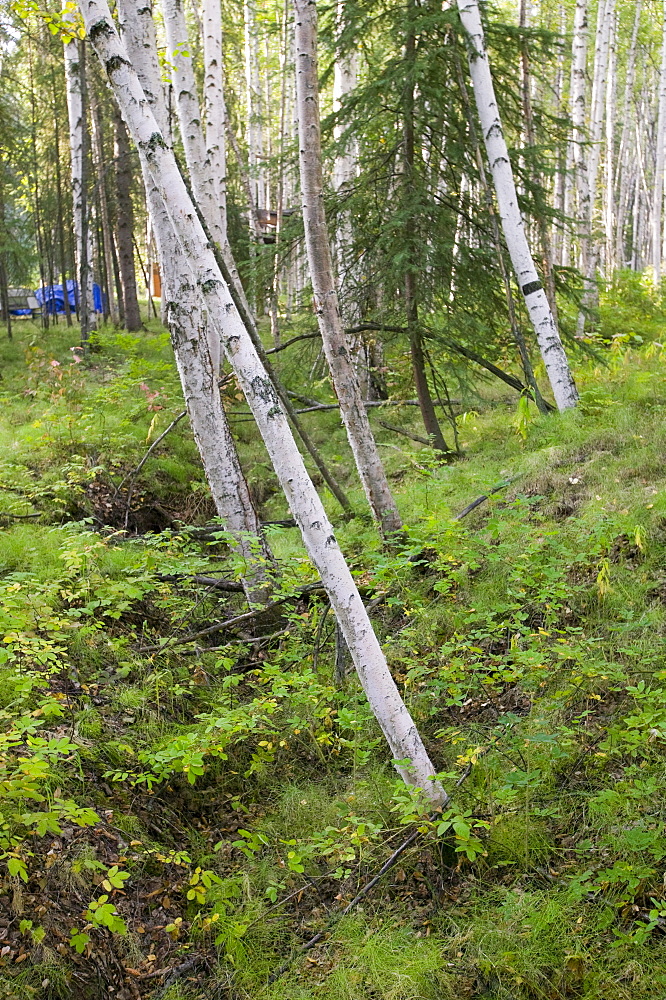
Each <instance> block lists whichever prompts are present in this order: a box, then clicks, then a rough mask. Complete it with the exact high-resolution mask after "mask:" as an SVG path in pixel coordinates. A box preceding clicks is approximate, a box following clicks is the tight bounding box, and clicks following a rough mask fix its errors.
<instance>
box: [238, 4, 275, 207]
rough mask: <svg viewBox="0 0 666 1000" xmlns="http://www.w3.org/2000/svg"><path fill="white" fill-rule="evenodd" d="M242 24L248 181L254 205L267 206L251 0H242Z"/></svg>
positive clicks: (255, 41)
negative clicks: (243, 26) (243, 27)
mask: <svg viewBox="0 0 666 1000" xmlns="http://www.w3.org/2000/svg"><path fill="white" fill-rule="evenodd" d="M243 17H244V24H245V89H246V114H247V147H248V164H249V169H250V182H251V184H252V197H253V200H254V207H255V209H265V208H269V206H268V205H267V204H266V185H265V183H264V165H263V156H264V142H263V124H262V115H261V111H262V107H261V106H262V99H261V79H260V74H259V39H258V37H257V15H256V10H255V4H254V0H245V2H244V4H243Z"/></svg>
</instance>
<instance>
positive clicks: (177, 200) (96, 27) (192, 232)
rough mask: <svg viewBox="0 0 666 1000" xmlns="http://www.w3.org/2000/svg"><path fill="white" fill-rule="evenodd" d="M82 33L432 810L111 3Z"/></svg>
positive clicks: (439, 799) (89, 7) (384, 674)
mask: <svg viewBox="0 0 666 1000" xmlns="http://www.w3.org/2000/svg"><path fill="white" fill-rule="evenodd" d="M81 10H82V14H83V19H84V22H85V25H86V29H87V31H88V33H89V36H90V39H91V42H92V44H93V46H94V47H95V50H96V52H97V55H98V57H99V59H100V62H101V63H102V65H103V67H104V68H105V70H106V73H107V76H108V79H109V83H110V85H111V87H112V89H113V91H114V93H115V95H116V99H117V101H118V103H119V105H120V107H121V109H122V113H123V116H124V118H125V122H126V124H127V126H128V129H129V131H130V134H131V135H132V138H133V140H134V142H135V144H136V146H137V149H138V150H139V152H140V155H141V156H142V157H143V159H144V162H145V164H146V167H147V170H148V171H149V173H150V179H151V181H152V183H153V184H154V186H155V188H157V189H158V190H159V194H160V196H161V199H162V202H163V204H164V205H165V206H166V207H167V208H168V213H169V218H170V221H171V225H172V227H173V230H174V234H175V237H176V238H177V240H178V243H179V245H180V246H181V247H182V249H183V253H184V255H185V257H186V259H187V262H188V264H189V265H190V266H191V269H192V274H193V277H194V279H195V280H196V284H197V287H198V290H199V294H200V295H201V296H202V297H203V299H204V301H205V303H206V306H207V308H208V311H209V316H210V317H211V319H212V320H213V321H214V322H215V323H216V324H218V325H219V331H220V336H221V338H222V343H223V345H224V349H225V353H226V355H227V357H228V359H229V362H230V364H231V365H232V367H233V369H234V371H235V373H236V376H237V378H238V381H239V383H240V385H241V387H242V390H243V392H244V394H245V397H246V399H247V401H248V404H249V406H250V408H251V410H252V413H253V415H254V417H255V420H256V421H257V425H258V427H259V430H260V432H261V435H262V437H263V439H264V442H265V444H266V447H267V450H268V453H269V455H270V457H271V460H272V462H273V465H274V468H275V471H276V473H277V475H278V478H279V480H280V483H281V485H282V488H283V490H284V492H285V495H286V497H287V500H288V502H289V505H290V508H291V511H292V513H293V515H294V518H295V519H296V522H297V523H298V526H299V528H300V530H301V534H302V537H303V541H304V543H305V546H306V549H307V551H308V554H309V555H310V558H311V559H312V561H313V563H314V565H315V567H316V568H317V570H318V572H319V573H320V575H321V580H322V583H323V585H324V587H325V589H326V592H327V594H328V596H329V599H330V602H331V606H332V608H333V610H334V611H335V614H336V617H337V619H338V621H339V622H340V626H341V628H342V632H343V634H344V637H345V640H346V642H347V645H348V647H349V650H350V652H351V654H352V657H353V659H354V664H355V666H356V669H357V671H358V674H359V677H360V680H361V683H362V684H363V687H364V690H365V692H366V694H367V697H368V701H369V703H370V706H371V708H372V711H373V713H374V714H375V717H376V718H377V720H378V722H379V724H380V726H381V728H382V730H383V732H384V735H385V737H386V740H387V742H388V744H389V746H390V749H391V752H392V754H393V757H394V759H395V762H396V767H397V768H398V770H399V772H400V774H401V775H402V777H403V779H404V780H405V782H406V783H407V784H409V785H412V786H416V787H418V788H420V789H422V790H423V792H424V794H425V796H426V798H427V800H428V801H429V803H430V805H431V806H432V807H433V808H438V807H441V806H443V805H445V804H446V802H447V801H448V796H447V794H446V792H445V791H444V789H443V788H442V786H441V784H440V783H439V781H438V780H437V779H436V777H435V772H434V767H433V765H432V763H431V761H430V758H429V757H428V754H427V752H426V749H425V747H424V745H423V742H422V740H421V738H420V736H419V734H418V732H417V730H416V727H415V725H414V722H413V720H412V718H411V716H410V714H409V712H408V711H407V708H406V706H405V704H404V702H403V701H402V699H401V697H400V694H399V692H398V689H397V687H396V685H395V682H394V681H393V678H392V677H391V674H390V671H389V669H388V665H387V663H386V658H385V656H384V654H383V652H382V649H381V646H380V645H379V642H378V641H377V637H376V636H375V634H374V632H373V629H372V625H371V623H370V619H369V618H368V614H367V611H366V609H365V607H364V606H363V601H362V600H361V596H360V594H359V592H358V589H357V587H356V584H355V582H354V579H353V577H352V575H351V573H350V571H349V568H348V566H347V564H346V562H345V560H344V557H343V555H342V552H341V551H340V548H339V546H338V544H337V541H336V539H335V535H334V534H333V529H332V526H331V524H330V522H329V520H328V517H327V515H326V511H325V510H324V507H323V504H322V502H321V500H320V498H319V495H318V493H317V491H316V489H315V488H314V486H313V484H312V481H311V479H310V477H309V476H308V473H307V470H306V468H305V465H304V464H303V460H302V458H301V456H300V453H299V451H298V448H297V447H296V443H295V441H294V439H293V437H292V434H291V430H290V428H289V423H288V421H287V418H286V416H285V414H284V413H283V411H282V408H281V406H280V402H279V399H278V397H277V394H276V392H275V390H274V388H273V386H272V384H271V382H270V380H269V379H268V378H267V376H266V372H265V370H264V369H263V368H262V365H261V362H260V361H259V357H258V355H257V352H256V350H255V348H254V346H253V344H252V341H251V339H250V336H249V334H248V332H247V330H246V329H245V327H244V326H243V324H242V322H241V319H240V316H239V313H238V310H237V309H236V307H235V305H234V303H233V300H232V298H231V295H230V293H229V289H228V287H227V285H226V284H225V281H224V279H223V277H222V274H221V272H220V269H219V267H218V265H217V262H216V260H215V255H214V254H213V252H212V250H211V249H210V247H209V245H208V241H207V239H206V234H205V233H204V230H203V228H202V226H201V223H200V222H199V220H198V218H197V214H196V211H195V208H194V205H193V204H192V201H191V199H190V197H189V195H188V192H187V189H186V187H185V184H184V183H183V179H182V177H181V176H180V173H179V171H178V167H177V164H176V162H175V159H174V155H173V152H172V151H171V150H170V149H169V148H168V146H167V144H166V143H165V141H164V139H163V137H162V134H161V132H160V129H159V126H158V124H157V122H156V121H155V117H154V115H153V113H152V111H151V109H150V107H149V106H148V104H147V102H146V98H145V95H144V93H143V91H142V89H141V85H140V83H139V80H138V77H137V74H136V71H135V70H134V69H133V67H132V64H131V62H130V61H129V59H128V55H127V52H126V50H125V48H124V46H123V45H122V43H121V42H120V39H119V37H118V34H117V32H116V29H115V26H114V22H113V19H112V17H111V13H110V11H109V8H108V6H107V4H106V0H81Z"/></svg>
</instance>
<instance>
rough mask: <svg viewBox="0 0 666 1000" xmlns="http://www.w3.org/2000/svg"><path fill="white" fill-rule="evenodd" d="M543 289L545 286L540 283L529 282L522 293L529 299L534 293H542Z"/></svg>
mask: <svg viewBox="0 0 666 1000" xmlns="http://www.w3.org/2000/svg"><path fill="white" fill-rule="evenodd" d="M542 288H543V285H542V284H541V282H540V281H528V282H527V284H526V285H523V287H522V292H523V295H524V296H525V298H527V296H528V295H532V293H533V292H540V291H541V289H542Z"/></svg>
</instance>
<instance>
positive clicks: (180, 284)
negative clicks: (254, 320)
mask: <svg viewBox="0 0 666 1000" xmlns="http://www.w3.org/2000/svg"><path fill="white" fill-rule="evenodd" d="M118 7H119V13H120V17H121V23H122V26H123V33H124V35H125V39H126V44H127V50H128V54H129V55H130V58H131V59H132V62H133V64H134V65H135V66H137V67H138V73H139V79H140V82H141V86H142V87H143V92H144V94H145V99H146V100H147V102H148V104H149V106H150V108H151V109H152V112H153V114H154V116H155V118H156V120H157V122H158V123H159V127H160V133H161V134H163V135H165V136H166V138H167V143H168V144H169V145H170V132H169V115H168V111H167V108H166V105H165V101H164V90H163V88H162V84H161V80H160V65H159V62H158V59H157V47H156V44H155V28H154V24H153V19H152V13H151V10H150V6H149V5H148V4H142V5H138V4H136V3H134V2H133V0H119V4H118ZM121 112H122V108H121ZM141 167H142V173H143V176H144V184H145V187H146V194H147V200H148V208H149V211H150V219H151V224H152V229H153V233H154V236H155V241H156V243H157V246H158V254H159V261H160V268H161V274H162V301H163V302H164V303H165V305H166V319H167V325H168V327H169V331H170V334H171V342H172V344H173V349H174V356H175V359H176V366H177V368H178V372H179V375H180V379H181V384H182V387H183V395H184V397H185V403H186V406H187V411H188V414H189V417H190V424H191V426H192V433H193V434H194V439H195V442H196V444H197V447H198V449H199V454H200V455H201V460H202V464H203V467H204V471H205V474H206V480H207V482H208V485H209V487H210V491H211V496H212V498H213V502H214V504H215V509H216V510H217V513H218V515H219V516H220V517H221V518H222V520H223V521H224V527H225V529H226V530H227V531H228V532H229V533H230V534H231V536H232V538H233V539H234V543H233V547H234V548H235V550H236V551H237V552H238V554H239V555H241V556H242V558H243V559H244V561H245V570H244V573H243V577H242V578H243V586H244V589H245V593H246V595H247V597H248V599H249V600H250V601H260V602H261V601H263V600H264V599H265V598H266V596H267V591H268V584H269V582H270V581H269V578H270V568H271V566H272V556H271V553H270V550H269V549H268V547H267V546H266V544H265V542H264V540H263V537H262V533H261V524H260V522H259V519H258V517H257V513H256V511H255V509H254V506H253V504H252V500H251V497H250V493H249V489H248V486H247V482H246V480H245V476H244V475H243V470H242V468H241V465H240V461H239V459H238V453H237V451H236V446H235V443H234V441H233V438H232V436H231V432H230V430H229V424H228V421H227V418H226V414H225V412H224V408H223V406H222V401H221V398H220V392H219V388H218V385H217V370H218V361H219V350H218V351H215V350H214V349H213V350H212V351H211V346H210V344H211V342H213V343H214V344H215V345H217V344H218V343H219V337H217V335H215V336H214V337H211V336H210V331H209V326H210V324H209V323H208V321H207V317H206V312H205V309H202V306H201V300H200V295H199V294H198V291H197V288H196V284H195V282H194V280H193V277H192V272H191V269H190V267H189V265H188V263H187V260H186V258H185V255H184V253H183V250H182V248H181V246H180V243H179V241H178V239H177V238H176V236H175V234H174V231H173V227H172V225H171V222H170V219H169V216H168V213H167V211H166V209H165V206H164V202H163V200H162V196H161V194H160V192H159V190H158V189H157V187H156V186H155V185H154V183H153V182H152V179H151V177H150V173H149V171H148V169H147V165H146V162H145V157H143V156H142V157H141ZM216 355H217V356H216Z"/></svg>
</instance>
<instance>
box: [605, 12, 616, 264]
mask: <svg viewBox="0 0 666 1000" xmlns="http://www.w3.org/2000/svg"><path fill="white" fill-rule="evenodd" d="M611 22H612V23H611V27H610V41H609V51H608V79H607V81H606V157H605V162H604V189H603V206H604V213H603V214H604V235H605V253H604V271H605V275H606V278H610V276H611V274H612V272H613V268H614V265H615V259H614V258H615V243H614V240H613V223H614V219H615V210H616V201H615V196H614V194H615V191H614V187H613V176H614V157H615V106H616V103H617V11H614V12H613V16H612V18H611Z"/></svg>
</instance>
